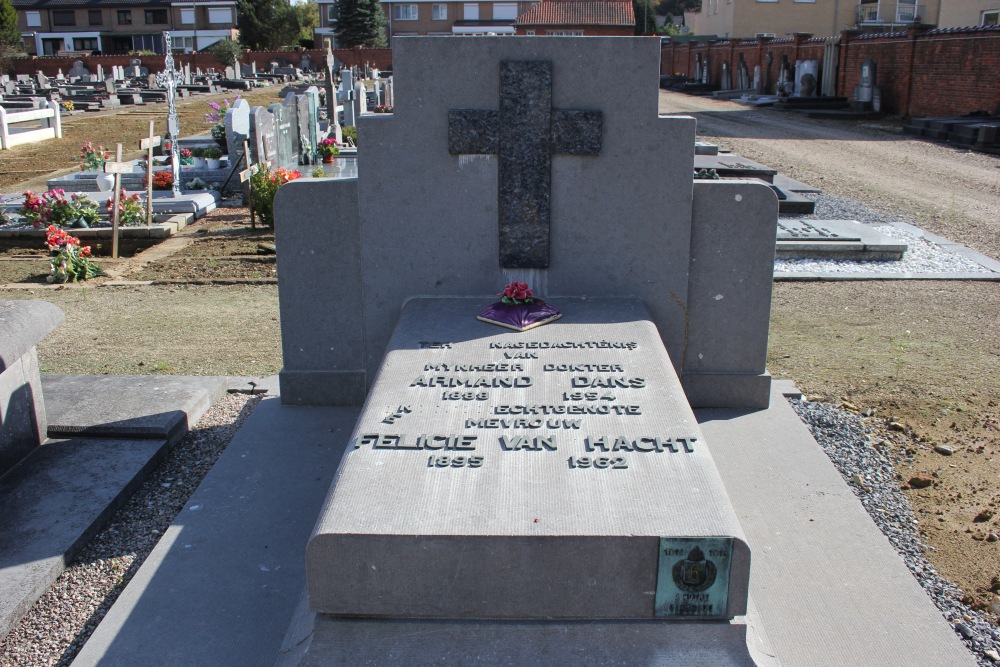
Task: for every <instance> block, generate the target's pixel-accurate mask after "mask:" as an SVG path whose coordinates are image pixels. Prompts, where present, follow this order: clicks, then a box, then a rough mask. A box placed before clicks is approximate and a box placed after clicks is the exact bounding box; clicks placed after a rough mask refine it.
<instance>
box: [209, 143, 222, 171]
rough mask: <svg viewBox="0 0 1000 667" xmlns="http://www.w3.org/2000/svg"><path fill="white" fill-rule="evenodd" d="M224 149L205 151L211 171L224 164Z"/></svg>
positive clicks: (213, 148)
mask: <svg viewBox="0 0 1000 667" xmlns="http://www.w3.org/2000/svg"><path fill="white" fill-rule="evenodd" d="M221 158H222V149H220V148H215V147H212V148H206V149H205V160H206V161H207V162H208V168H209V169H218V168H219V166H220V165H221V163H222V160H221Z"/></svg>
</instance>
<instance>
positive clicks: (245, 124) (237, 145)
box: [225, 98, 250, 160]
mask: <svg viewBox="0 0 1000 667" xmlns="http://www.w3.org/2000/svg"><path fill="white" fill-rule="evenodd" d="M225 124H226V145H227V146H228V148H229V156H230V159H232V160H235V159H236V156H238V155H239V154H240V153H242V152H243V142H244V141H246V140H247V139H249V138H250V104H249V103H248V102H247V101H246V100H245V99H243V98H240V99H238V100H236V101H235V102H233V105H232V106H231V107H229V110H228V111H226V120H225Z"/></svg>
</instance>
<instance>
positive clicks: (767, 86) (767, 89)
mask: <svg viewBox="0 0 1000 667" xmlns="http://www.w3.org/2000/svg"><path fill="white" fill-rule="evenodd" d="M772 64H774V54H773V53H771V52H770V51H768V52H767V54H765V56H764V88H763V90H762V92H764V93H765V94H769V93H771V92H772V85H773V84H772V83H771V65H772Z"/></svg>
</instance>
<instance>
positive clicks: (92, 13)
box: [87, 9, 104, 25]
mask: <svg viewBox="0 0 1000 667" xmlns="http://www.w3.org/2000/svg"><path fill="white" fill-rule="evenodd" d="M87 19H88V20H89V21H90V25H104V12H102V11H101V10H100V9H91V10H88V11H87Z"/></svg>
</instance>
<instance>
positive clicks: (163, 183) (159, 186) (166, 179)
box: [142, 170, 174, 190]
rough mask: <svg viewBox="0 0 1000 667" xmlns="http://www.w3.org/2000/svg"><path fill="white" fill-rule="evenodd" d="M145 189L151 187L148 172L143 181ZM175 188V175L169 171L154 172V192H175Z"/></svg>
mask: <svg viewBox="0 0 1000 667" xmlns="http://www.w3.org/2000/svg"><path fill="white" fill-rule="evenodd" d="M142 185H143V187H149V172H146V178H144V179H143V181H142ZM173 188H174V175H173V174H172V173H171V172H170V171H167V170H162V171H154V172H153V189H154V190H173Z"/></svg>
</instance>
